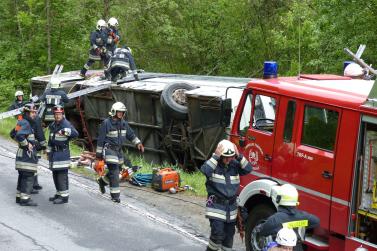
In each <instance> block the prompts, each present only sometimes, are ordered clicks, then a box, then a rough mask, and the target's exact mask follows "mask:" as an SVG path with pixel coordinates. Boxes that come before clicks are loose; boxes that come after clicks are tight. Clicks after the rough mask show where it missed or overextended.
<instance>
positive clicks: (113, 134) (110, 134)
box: [106, 131, 118, 138]
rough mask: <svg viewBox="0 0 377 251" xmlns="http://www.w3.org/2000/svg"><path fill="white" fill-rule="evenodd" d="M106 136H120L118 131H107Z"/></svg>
mask: <svg viewBox="0 0 377 251" xmlns="http://www.w3.org/2000/svg"><path fill="white" fill-rule="evenodd" d="M106 136H107V137H110V138H116V137H118V131H109V132H108V133H106Z"/></svg>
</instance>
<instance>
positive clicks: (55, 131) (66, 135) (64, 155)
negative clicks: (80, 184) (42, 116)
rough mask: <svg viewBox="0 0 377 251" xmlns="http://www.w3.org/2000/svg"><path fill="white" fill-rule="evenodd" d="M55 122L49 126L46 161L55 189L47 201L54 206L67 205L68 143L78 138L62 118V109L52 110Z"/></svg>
mask: <svg viewBox="0 0 377 251" xmlns="http://www.w3.org/2000/svg"><path fill="white" fill-rule="evenodd" d="M53 113H54V117H55V121H54V122H53V123H52V124H51V125H50V126H49V139H48V146H47V152H48V160H49V165H50V169H51V171H52V177H53V179H54V184H55V188H56V194H55V195H54V196H53V197H50V198H49V200H50V201H52V202H53V203H54V204H63V203H68V198H69V191H68V168H69V165H70V163H71V161H70V152H69V141H70V140H71V139H73V138H76V137H77V136H79V133H78V132H77V131H76V129H75V128H74V127H73V126H72V125H71V123H69V121H68V120H66V119H65V118H64V109H63V107H62V106H60V105H57V106H55V107H54V108H53Z"/></svg>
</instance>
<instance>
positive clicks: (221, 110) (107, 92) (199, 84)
mask: <svg viewBox="0 0 377 251" xmlns="http://www.w3.org/2000/svg"><path fill="white" fill-rule="evenodd" d="M91 74H92V77H91V78H89V79H87V80H84V79H82V78H81V77H80V76H79V74H78V72H66V73H62V74H60V76H59V78H60V80H61V81H62V88H63V89H64V90H65V91H66V92H67V94H68V96H70V95H71V94H74V93H77V92H78V91H80V92H81V94H80V95H81V96H78V97H76V98H72V96H73V95H71V101H70V102H69V104H68V105H66V116H67V118H68V119H69V120H70V121H71V122H72V124H73V125H74V126H75V127H76V128H77V129H78V131H79V132H80V135H81V137H80V138H81V139H80V141H81V143H82V144H84V145H85V146H87V147H88V148H89V149H91V150H94V147H95V142H96V138H97V135H98V128H99V125H100V123H101V121H102V120H104V119H105V118H106V117H108V116H109V111H110V108H111V105H112V104H113V103H114V102H116V101H121V102H123V103H124V104H125V105H126V107H127V114H126V117H127V120H128V121H129V124H130V125H131V127H132V128H133V129H134V130H135V133H136V134H137V135H138V137H139V138H140V139H141V140H142V142H143V144H144V146H145V153H144V157H145V158H146V159H147V160H148V161H152V162H154V163H163V162H168V163H176V164H179V165H180V166H182V167H183V168H184V169H185V170H188V171H194V170H195V169H196V168H197V167H198V166H200V164H201V163H202V162H203V161H204V160H206V159H208V158H209V156H210V155H211V154H212V153H213V151H214V149H215V147H216V145H217V142H219V141H220V140H221V139H223V138H225V136H226V135H225V133H226V129H227V128H228V127H229V125H230V121H231V120H232V117H231V116H232V110H235V109H236V107H237V105H238V101H239V99H240V96H241V94H242V89H243V88H244V87H245V86H246V84H247V83H248V82H249V81H250V79H248V78H233V77H213V76H194V75H181V74H161V73H141V74H140V81H134V80H133V78H131V77H126V78H123V79H122V80H121V81H118V83H117V84H113V83H111V82H109V81H107V80H101V78H100V77H99V76H98V75H100V72H99V71H92V72H91ZM49 80H50V76H40V77H34V78H32V79H31V90H32V94H33V95H42V93H43V92H44V90H45V88H46V86H47V84H48V81H49ZM96 86H97V87H101V86H102V87H104V86H105V87H106V88H100V90H98V91H96V92H91V93H85V91H83V90H89V89H90V88H94V87H96ZM226 97H228V98H226ZM126 146H127V148H128V149H129V151H131V152H132V151H135V150H136V149H135V148H134V146H133V145H132V144H131V142H130V143H129V144H127V145H126ZM135 152H136V151H135Z"/></svg>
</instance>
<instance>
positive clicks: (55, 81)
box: [50, 78, 61, 89]
mask: <svg viewBox="0 0 377 251" xmlns="http://www.w3.org/2000/svg"><path fill="white" fill-rule="evenodd" d="M60 83H61V81H60V79H58V78H51V80H50V87H51V89H58V88H60Z"/></svg>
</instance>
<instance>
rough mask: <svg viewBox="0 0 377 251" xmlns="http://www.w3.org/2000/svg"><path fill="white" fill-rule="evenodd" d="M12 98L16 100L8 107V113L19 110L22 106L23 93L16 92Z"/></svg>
mask: <svg viewBox="0 0 377 251" xmlns="http://www.w3.org/2000/svg"><path fill="white" fill-rule="evenodd" d="M14 96H15V98H16V100H15V101H14V102H13V103H12V105H11V106H9V108H8V111H11V110H14V109H17V108H21V107H23V106H24V104H25V103H24V92H23V91H16V92H15V93H14Z"/></svg>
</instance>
